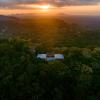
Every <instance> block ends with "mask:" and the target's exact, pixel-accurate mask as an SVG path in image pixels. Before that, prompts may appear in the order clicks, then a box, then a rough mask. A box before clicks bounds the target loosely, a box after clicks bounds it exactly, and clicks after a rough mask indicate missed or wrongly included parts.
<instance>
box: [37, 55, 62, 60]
mask: <svg viewBox="0 0 100 100" xmlns="http://www.w3.org/2000/svg"><path fill="white" fill-rule="evenodd" d="M37 58H40V59H47V60H49V59H50V60H56V59H58V60H59V59H64V55H63V54H52V55H51V54H50V55H48V54H38V55H37Z"/></svg>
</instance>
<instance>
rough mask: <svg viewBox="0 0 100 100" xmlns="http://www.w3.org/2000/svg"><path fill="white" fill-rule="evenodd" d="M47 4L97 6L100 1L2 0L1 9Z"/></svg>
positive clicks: (0, 0) (0, 2) (0, 1)
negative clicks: (20, 5) (40, 3)
mask: <svg viewBox="0 0 100 100" xmlns="http://www.w3.org/2000/svg"><path fill="white" fill-rule="evenodd" d="M39 2H45V3H50V4H53V5H56V6H66V5H96V4H99V3H100V0H0V8H18V6H17V5H18V4H30V3H39Z"/></svg>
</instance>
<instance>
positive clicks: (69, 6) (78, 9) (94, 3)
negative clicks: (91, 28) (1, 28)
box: [0, 0, 100, 15]
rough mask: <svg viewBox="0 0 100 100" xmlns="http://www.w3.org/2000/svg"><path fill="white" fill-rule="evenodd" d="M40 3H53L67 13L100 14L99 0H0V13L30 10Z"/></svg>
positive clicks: (57, 8) (59, 9) (58, 9)
mask: <svg viewBox="0 0 100 100" xmlns="http://www.w3.org/2000/svg"><path fill="white" fill-rule="evenodd" d="M41 3H43V4H44V3H46V4H50V5H53V6H55V7H56V10H57V11H61V10H63V12H66V13H69V14H81V15H84V14H85V15H92V14H93V15H100V0H0V14H11V13H17V12H20V13H25V12H31V10H32V9H33V8H34V7H32V6H35V5H36V4H41ZM30 5H32V6H30ZM29 10H30V11H29ZM56 10H55V11H56ZM21 11H22V12H21Z"/></svg>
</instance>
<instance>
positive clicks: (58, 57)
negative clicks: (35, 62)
mask: <svg viewBox="0 0 100 100" xmlns="http://www.w3.org/2000/svg"><path fill="white" fill-rule="evenodd" d="M55 59H64V55H63V54H55Z"/></svg>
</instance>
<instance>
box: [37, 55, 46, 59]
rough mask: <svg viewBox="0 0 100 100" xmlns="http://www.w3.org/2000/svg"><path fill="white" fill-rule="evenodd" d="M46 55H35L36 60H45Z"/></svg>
mask: <svg viewBox="0 0 100 100" xmlns="http://www.w3.org/2000/svg"><path fill="white" fill-rule="evenodd" d="M46 56H47V55H46V54H38V55H37V58H40V59H46Z"/></svg>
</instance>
